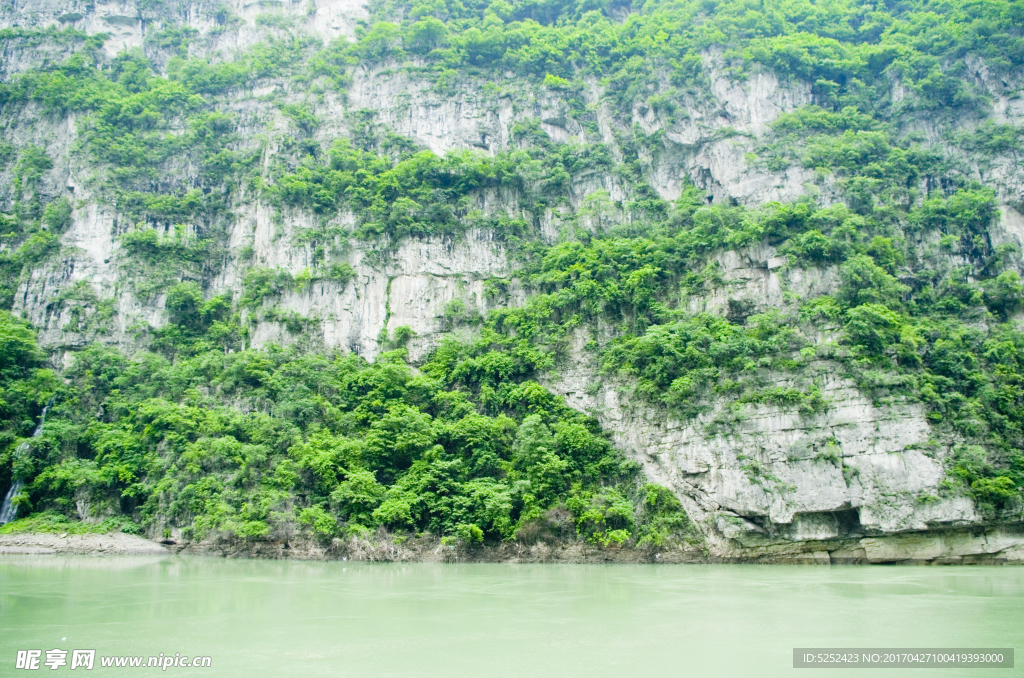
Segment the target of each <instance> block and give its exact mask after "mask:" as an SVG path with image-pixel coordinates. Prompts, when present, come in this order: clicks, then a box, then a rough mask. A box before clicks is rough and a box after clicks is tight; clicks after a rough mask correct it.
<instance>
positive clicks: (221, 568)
mask: <svg viewBox="0 0 1024 678" xmlns="http://www.w3.org/2000/svg"><path fill="white" fill-rule="evenodd" d="M62 638H66V639H67V640H62ZM829 646H831V647H836V646H845V647H895V646H904V647H944V646H945V647H970V646H976V647H986V646H987V647H997V646H998V647H1016V649H1017V651H1018V659H1017V667H1018V668H1016V669H1013V670H1007V669H974V670H965V669H890V670H884V669H875V670H870V669H869V670H864V669H852V670H851V669H847V670H841V669H832V670H819V669H793V668H792V648H793V647H829ZM31 648H35V649H42V650H48V649H53V648H61V649H64V650H71V649H95V650H96V651H97V655H156V654H158V653H160V652H163V653H165V654H174V653H175V652H180V653H182V654H186V655H189V656H193V655H209V656H211V657H212V658H213V667H212V668H211V669H206V670H204V671H202V672H201V673H203V674H205V675H210V676H213V675H216V676H246V677H249V676H360V677H362V676H367V677H369V676H374V677H376V676H401V677H403V678H406V677H414V676H431V677H433V676H438V677H445V678H462V677H464V676H465V677H469V676H473V677H477V676H488V677H489V676H516V677H520V676H524V677H525V676H530V677H533V676H538V677H547V676H588V677H590V676H594V677H597V676H614V677H617V678H618V677H630V678H636V677H646V676H659V677H661V676H743V677H746V676H751V677H759V676H793V677H795V678H812V677H814V676H836V678H853V677H854V676H858V675H865V676H871V677H872V678H881V677H882V676H889V675H893V676H903V677H904V678H909V677H910V676H915V675H917V676H922V675H929V676H932V675H939V676H961V675H962V676H977V677H979V678H980V677H981V676H1020V675H1024V670H1022V668H1021V667H1024V656H1021V655H1022V651H1024V568H926V567H831V568H830V567H799V566H792V567H790V566H742V565H739V566H737V565H706V566H705V565H690V566H655V565H644V566H619V565H616V566H600V565H594V566H589V565H565V566H561V565H426V564H413V565H401V564H391V565H374V564H361V563H359V564H357V563H337V562H332V563H298V562H278V561H269V562H268V561H244V560H219V559H206V558H163V559H132V558H120V559H115V558H109V559H108V558H89V557H84V556H83V557H52V556H51V557H33V556H3V557H0V667H2V668H0V675H17V674H21V673H22V672H21V671H14V670H13V668H12V667H13V666H14V661H15V655H16V651H17V650H19V649H31ZM69 659H70V654H69ZM97 664H98V661H97ZM69 666H70V662H69ZM69 666H65V667H62V668H61V669H58V671H60V672H61V673H57V672H51V671H50V670H49V669H46V668H45V667H43V668H42V671H43V672H44V673H40V674H38V675H64V673H63V672H68V671H70V669H69ZM8 669H11V670H8ZM161 673H163V675H167V676H171V675H175V674H176V675H191V674H195V673H200V671H199V670H198V669H184V668H177V669H175V668H173V667H172V668H169V669H168V670H167V671H166V672H160V671H155V670H153V669H145V668H143V669H128V668H122V669H117V668H107V669H104V668H100V667H99V666H98V665H97V667H96V668H95V669H94V670H93V671H92V672H91V673H89V674H85V675H115V674H131V675H133V676H146V675H158V674H161ZM24 675H34V674H31V673H27V672H26V673H25V674H24ZM70 675H77V674H70Z"/></svg>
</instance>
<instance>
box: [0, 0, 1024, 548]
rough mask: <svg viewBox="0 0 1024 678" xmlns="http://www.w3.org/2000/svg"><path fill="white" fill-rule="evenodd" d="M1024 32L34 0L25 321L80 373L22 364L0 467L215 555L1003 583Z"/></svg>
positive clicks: (19, 109) (1014, 10)
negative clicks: (249, 548) (887, 571)
mask: <svg viewBox="0 0 1024 678" xmlns="http://www.w3.org/2000/svg"><path fill="white" fill-rule="evenodd" d="M1022 18H1024V17H1022V16H1020V10H1019V8H1018V7H1017V6H1015V5H1014V4H1013V3H1003V4H999V3H994V4H991V5H986V6H984V7H978V6H970V7H967V6H959V5H958V6H951V7H947V8H945V9H943V10H942V12H940V13H936V12H934V11H931V10H930V9H928V8H926V7H924V6H923V5H922V6H920V7H918V6H916V5H915V6H909V5H908V6H906V7H901V8H898V9H891V10H887V9H884V8H876V7H874V6H868V5H859V4H855V3H849V4H843V5H836V6H832V5H830V6H828V7H825V6H819V5H814V4H810V3H804V4H779V5H770V6H765V7H763V8H761V9H760V10H756V11H755V10H753V9H749V8H746V6H745V5H744V6H741V5H740V4H738V3H720V4H711V5H708V4H707V3H704V4H700V3H652V4H648V5H643V6H641V5H636V6H628V5H622V4H618V5H601V6H598V5H594V6H593V7H591V6H589V5H586V6H584V5H583V4H581V5H579V6H574V7H570V6H568V5H566V6H562V5H558V4H545V3H532V2H521V3H515V4H508V3H505V2H496V3H491V4H489V5H483V4H481V5H479V6H475V5H474V6H466V5H463V4H449V5H445V4H444V3H435V4H433V5H428V4H419V5H413V6H410V5H404V4H394V3H391V4H389V3H381V4H379V5H375V6H371V7H367V6H364V5H360V4H356V3H352V2H336V3H332V2H326V3H324V2H321V3H310V4H302V5H300V4H295V3H277V2H272V3H265V2H264V3H254V4H249V5H244V4H242V3H235V4H231V3H221V4H218V5H216V6H214V5H203V4H170V3H139V4H135V3H129V4H123V5H122V4H109V5H102V4H88V5H86V4H76V3H68V2H57V1H55V2H45V3H43V2H40V3H35V2H29V3H22V4H16V5H15V6H13V7H11V8H8V9H6V10H4V14H3V16H2V19H0V20H2V22H3V25H4V26H6V27H8V28H6V29H5V31H4V33H3V34H2V37H3V40H4V55H3V60H2V65H0V69H2V73H3V77H4V89H3V91H2V93H0V94H2V99H0V100H2V101H3V111H2V112H0V124H2V125H3V126H4V131H5V134H4V138H5V139H6V141H5V142H4V143H5V146H4V147H3V149H0V150H2V151H3V155H4V158H5V163H6V164H5V166H4V169H3V174H2V181H3V183H2V191H3V195H2V197H3V199H4V201H5V203H4V204H5V208H4V209H5V211H6V214H5V215H4V219H5V231H7V233H5V235H4V242H3V257H4V258H3V262H2V263H3V266H4V269H5V272H6V274H7V276H6V277H7V280H8V281H9V282H8V283H7V284H6V285H5V288H4V290H3V294H4V298H3V299H2V300H0V301H3V303H4V304H5V305H6V306H7V307H8V308H10V309H11V311H12V312H13V314H14V315H15V316H19V317H21V318H24V319H25V320H27V321H28V322H29V323H30V324H31V326H32V327H33V328H35V330H36V331H37V341H38V343H39V345H40V346H41V347H42V348H43V349H44V350H45V351H46V352H47V353H48V354H49V355H50V356H52V358H51V362H52V366H53V367H54V368H55V369H57V370H58V371H62V372H63V376H64V377H65V379H64V384H63V385H61V384H60V382H59V381H58V380H57V379H56V378H55V377H53V376H52V375H51V374H50V373H48V372H46V371H45V370H43V371H39V370H36V371H31V370H30V371H29V372H25V371H24V370H25V369H28V368H31V367H32V366H33V365H32V363H33V362H35V364H39V365H41V364H42V363H41V361H42V358H41V357H39V356H36V357H33V358H31V359H24V358H21V359H13V358H12V359H11V360H10V361H9V362H10V372H11V373H10V375H9V376H8V377H6V378H7V379H8V381H9V383H10V385H9V386H6V387H5V388H7V390H8V391H9V392H10V393H17V394H19V395H18V396H17V398H10V400H11V402H12V403H15V404H16V405H17V406H15V405H12V406H11V407H10V408H9V413H8V419H7V421H9V425H8V428H7V430H8V432H7V434H6V435H7V438H6V440H5V442H4V444H5V445H6V446H7V447H6V448H5V452H4V456H3V468H4V474H5V475H4V478H19V479H24V480H26V481H29V484H28V485H27V488H28V489H27V491H26V492H25V493H24V494H22V495H20V496H19V497H16V498H15V499H18V501H19V502H20V503H21V505H22V506H24V507H25V508H24V509H23V510H24V511H27V510H29V509H35V510H43V509H47V510H50V511H55V512H57V513H56V514H54V515H57V514H67V515H70V516H72V517H78V518H81V519H85V520H91V521H98V520H102V519H104V518H105V519H107V520H108V521H110V520H115V521H116V520H123V521H127V522H125V524H126V525H129V524H130V525H136V523H138V524H139V525H140V526H139V527H137V528H133V529H144V530H146V531H148V532H149V533H150V534H152V535H157V534H161V533H166V534H174V535H181V534H184V536H185V538H188V539H202V538H204V537H209V535H216V534H223V535H234V538H236V539H244V540H250V541H253V542H259V541H260V540H263V541H266V540H278V541H280V540H284V541H287V540H288V539H289V538H291V536H290V535H292V534H293V533H294V532H295V531H299V532H300V533H302V534H313V535H318V536H319V538H322V539H327V540H329V539H330V538H332V537H338V536H351V535H354V536H357V537H359V536H365V535H367V534H369V532H370V531H371V530H372V529H375V528H377V527H378V526H379V527H383V528H387V529H389V530H410V531H412V532H421V531H424V530H427V531H430V532H431V533H433V534H436V535H438V536H442V535H448V536H453V537H458V538H459V539H462V540H463V541H464V542H466V541H468V542H472V541H474V540H481V539H482V540H496V539H499V538H505V539H510V538H513V537H514V536H515V535H517V534H518V535H519V537H518V538H519V539H520V540H531V539H549V540H550V539H556V540H558V539H561V540H565V539H577V538H578V539H581V540H590V541H591V542H596V543H599V544H603V545H604V546H605V547H609V546H613V545H623V544H625V545H638V544H639V545H643V546H644V547H645V548H654V549H667V548H669V547H672V548H675V547H676V546H678V547H679V548H682V549H683V551H684V552H686V553H690V554H691V556H692V557H696V556H695V555H694V554H699V553H708V554H711V555H712V556H719V557H736V558H751V559H757V558H780V559H786V558H806V557H807V555H806V554H813V558H814V559H817V560H823V559H824V560H827V559H830V558H831V559H834V560H864V559H867V560H883V561H888V560H902V559H914V558H920V559H935V558H939V559H947V560H951V561H956V560H957V559H960V558H962V557H964V556H966V557H968V558H982V559H984V558H995V559H1011V560H1012V559H1017V558H1019V557H1020V553H1021V551H1020V548H1019V545H1020V544H1021V543H1022V542H1021V536H1020V535H1021V529H1022V527H1021V520H1022V516H1024V504H1022V501H1021V494H1022V491H1024V490H1022V488H1021V486H1022V485H1024V457H1022V455H1021V447H1022V444H1024V429H1022V417H1024V409H1022V408H1024V402H1022V394H1024V391H1022V390H1021V381H1020V376H1019V375H1020V373H1021V369H1022V367H1024V366H1022V364H1021V361H1022V360H1024V334H1021V331H1020V327H1019V323H1020V321H1021V319H1022V316H1021V311H1022V301H1024V298H1022V287H1021V283H1020V280H1019V272H1020V271H1021V265H1022V264H1021V262H1022V259H1021V256H1020V252H1021V251H1022V248H1024V217H1022V216H1021V210H1022V206H1024V193H1022V191H1024V177H1022V172H1024V166H1022V163H1021V159H1020V158H1021V156H1020V153H1021V150H1022V142H1024V128H1022V127H1021V116H1022V115H1024V104H1022V99H1021V97H1020V87H1021V63H1020V60H1021V54H1024V50H1022V49H1021V47H1022V46H1024V40H1022V38H1021V35H1020V29H1019V25H1020V23H1021V22H1020V19H1022ZM5 323H6V327H8V328H9V332H8V334H9V335H10V336H11V337H13V339H11V340H10V342H9V346H10V347H12V348H10V349H9V351H10V352H11V355H12V356H14V355H29V354H31V353H32V351H31V350H30V349H29V348H26V347H25V345H24V344H25V339H24V336H25V335H24V332H25V330H24V329H23V328H22V327H21V325H20V324H19V323H17V322H16V321H15V320H14V319H13V318H7V319H5ZM104 347H106V348H104ZM110 347H115V348H114V349H113V350H112V349H111V348H110ZM280 347H288V348H286V349H281V348H280ZM396 350H397V351H398V353H396V352H395V351H396ZM403 351H404V352H403ZM335 352H340V353H335ZM351 354H354V355H355V356H360V357H361V358H362V359H365V360H368V361H376V362H374V365H373V366H369V365H366V364H365V363H363V362H360V360H359V359H356V358H354V357H353V355H351ZM382 355H383V358H381V356H382ZM379 358H380V359H379ZM405 361H408V363H409V365H411V367H410V366H407V365H406V362H405ZM16 368H17V369H16ZM18 369H21V370H22V371H21V372H19V371H18ZM310 371H312V372H310ZM315 372H320V373H321V374H314V373H315ZM537 382H539V384H542V385H543V387H542V386H540V385H539V384H538V383H537ZM357 383H358V384H362V386H357V385H355V384H357ZM24 384H32V385H31V386H24ZM386 384H392V386H387V385H386ZM381 389H383V390H381ZM388 389H391V390H390V391H389V390H388ZM346 391H349V392H348V393H346ZM381 394H386V395H381ZM557 396H563V397H564V399H562V400H559V399H558V398H557ZM51 398H53V401H54V408H53V414H52V415H51V417H53V421H54V422H55V423H54V424H52V427H53V429H52V432H48V433H47V436H46V440H47V443H46V444H45V445H42V444H37V445H35V446H34V447H31V448H26V447H25V446H22V445H21V438H20V437H19V436H27V435H28V434H29V433H30V432H31V430H32V427H31V426H30V424H32V417H33V416H34V415H36V416H37V415H38V412H39V410H40V409H41V407H42V406H43V405H44V404H45V403H46V402H47V401H48V400H50V399H51ZM19 399H20V400H19ZM563 402H564V405H563ZM566 406H568V407H566ZM19 408H20V409H19ZM403 408H404V409H403ZM203 409H206V410H209V411H211V412H215V413H216V414H214V415H201V414H200V413H199V411H200V410H203ZM573 410H576V411H579V412H582V413H585V414H586V415H589V416H590V417H591V418H590V419H587V418H586V417H582V416H579V415H577V414H575V413H573ZM261 416H262V417H267V420H266V421H260V422H257V421H256V419H258V418H259V417H261ZM423 417H426V419H423ZM474 417H476V418H474ZM243 420H244V421H243ZM485 420H486V421H485ZM268 427H269V428H268ZM410 427H411V428H410ZM574 427H575V428H574ZM270 430H273V431H274V432H273V433H270V432H269V431H270ZM602 431H603V433H602ZM605 435H607V436H610V439H611V441H613V442H614V449H613V448H612V447H609V446H608V445H607V442H605V437H604V436H605ZM367 436H369V437H367ZM374 436H376V437H374ZM115 438H117V439H118V440H120V441H121V442H118V443H116V444H115V443H113V442H112V441H113V440H114V439H115ZM115 448H116V449H115ZM27 449H31V452H26V450H27ZM484 452H486V454H484ZM482 454H484V457H486V458H487V459H489V461H482V459H484V457H481V455H482ZM487 455H490V456H487ZM547 455H550V456H547ZM623 455H624V456H623ZM492 457H493V458H492ZM627 459H628V460H633V461H634V462H638V464H639V465H631V464H630V463H628V462H627V461H626V460H627ZM442 479H446V480H442ZM445 483H448V485H445ZM651 483H658V485H653V484H651ZM485 486H486V487H485ZM659 487H667V488H670V489H671V490H672V492H671V493H669V494H665V493H664V491H663V490H661V489H658V488H659ZM443 488H447V489H443ZM353 497H357V498H355V499H354V498H353ZM673 497H674V498H673ZM676 498H677V499H678V501H676ZM453 501H454V502H455V504H459V505H460V506H461V508H458V509H455V508H453V504H452V503H451V502H453ZM679 501H681V502H682V508H683V509H685V513H684V512H682V511H681V510H677V507H678V506H679ZM460 502H461V504H460ZM467 507H468V508H467ZM627 507H628V508H627ZM58 522H59V520H58ZM182 531H184V532H182ZM829 554H831V555H829ZM688 557H690V556H688Z"/></svg>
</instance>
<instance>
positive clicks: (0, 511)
mask: <svg viewBox="0 0 1024 678" xmlns="http://www.w3.org/2000/svg"><path fill="white" fill-rule="evenodd" d="M49 409H50V405H49V404H47V405H46V407H44V408H43V413H42V415H40V417H39V425H38V426H36V430H35V431H33V432H32V437H33V438H38V437H39V436H41V435H43V425H44V424H45V423H46V412H47V410H49ZM29 446H30V443H29V441H27V440H26V441H25V442H23V443H22V444H21V445H18V449H17V451H16V452H15V454H17V455H21V454H24V453H25V452H27V451H28V448H29ZM23 487H25V481H24V480H22V479H21V478H15V479H14V480H13V481H12V482H11V487H10V489H8V490H7V494H6V495H5V496H4V503H3V506H0V525H4V524H6V523H9V522H11V521H12V520H14V519H15V518H17V517H18V507H17V506H15V505H14V498H15V497H16V496H18V493H19V492H21V488H23Z"/></svg>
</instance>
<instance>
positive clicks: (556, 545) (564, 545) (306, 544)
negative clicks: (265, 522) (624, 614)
mask: <svg viewBox="0 0 1024 678" xmlns="http://www.w3.org/2000/svg"><path fill="white" fill-rule="evenodd" d="M2 555H88V556H94V557H112V556H123V555H127V556H130V555H152V556H173V555H190V556H206V557H214V558H249V559H264V560H301V561H328V560H338V561H356V562H359V561H362V562H425V563H562V564H584V563H590V564H594V563H609V564H611V563H623V564H644V563H648V564H658V563H663V564H686V563H703V564H710V563H716V564H794V565H797V564H799V565H841V564H850V565H871V564H907V565H1010V566H1013V565H1017V566H1021V565H1024V530H1021V529H1015V528H1013V527H1010V528H1005V527H1004V528H992V529H989V530H983V531H963V530H951V531H947V532H943V533H936V532H924V533H906V534H897V535H886V536H880V537H862V538H859V539H854V540H843V541H824V542H798V543H792V542H790V543H781V544H764V545H759V546H749V545H748V546H745V547H739V548H736V549H732V550H730V551H729V552H726V553H712V552H709V551H708V550H707V549H706V548H704V547H703V546H700V545H697V546H695V545H688V544H687V545H683V544H675V545H664V546H660V547H647V548H604V547H600V546H595V545H593V544H587V543H584V542H579V541H571V542H569V541H562V542H553V543H547V542H537V543H534V544H523V543H520V542H502V543H498V544H479V545H465V544H458V545H450V544H443V543H442V542H441V540H440V539H438V538H436V537H432V536H429V535H427V536H423V537H419V538H413V537H410V538H405V539H401V538H395V537H393V536H391V535H378V536H377V538H376V539H375V540H365V539H355V538H353V539H351V540H345V539H338V538H335V539H333V540H331V541H330V542H329V543H327V542H322V541H318V540H314V539H308V538H302V537H298V538H293V539H290V540H287V541H284V540H282V541H274V542H269V541H260V542H246V541H244V540H237V539H228V538H220V539H211V540H206V541H202V542H178V541H175V540H171V539H166V540H163V541H162V542H156V541H152V540H149V539H146V538H145V537H141V536H137V535H130V534H125V533H121V532H111V533H107V534H68V533H62V534H57V533H40V532H21V533H15V534H7V535H0V556H2Z"/></svg>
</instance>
